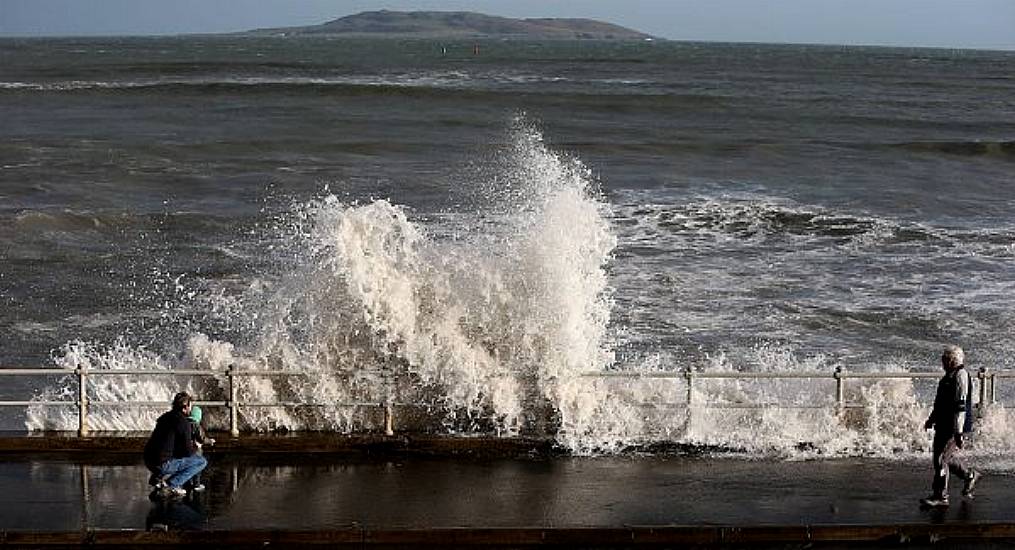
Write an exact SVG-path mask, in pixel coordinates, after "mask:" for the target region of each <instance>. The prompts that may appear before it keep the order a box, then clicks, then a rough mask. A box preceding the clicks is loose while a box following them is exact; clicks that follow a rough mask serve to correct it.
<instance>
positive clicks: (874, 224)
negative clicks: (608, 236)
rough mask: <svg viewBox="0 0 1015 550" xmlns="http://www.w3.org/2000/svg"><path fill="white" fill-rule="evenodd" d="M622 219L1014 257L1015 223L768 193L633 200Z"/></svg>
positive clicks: (756, 235)
mask: <svg viewBox="0 0 1015 550" xmlns="http://www.w3.org/2000/svg"><path fill="white" fill-rule="evenodd" d="M615 211H616V212H617V215H618V219H617V223H619V224H622V225H640V224H644V223H651V224H652V225H653V227H654V228H655V229H648V231H650V232H653V231H656V230H657V231H659V232H661V233H662V234H675V233H681V234H687V235H699V236H703V235H712V236H714V237H717V238H735V239H740V240H758V239H781V238H794V237H795V238H803V239H810V240H813V241H815V242H818V241H831V242H833V243H835V244H838V245H862V246H889V245H920V246H926V245H929V246H940V247H945V248H947V247H959V248H963V249H964V250H967V251H972V250H975V251H976V253H978V254H983V255H986V256H999V257H1010V256H1011V253H1012V249H1011V243H1012V241H1015V228H1013V227H996V228H984V229H979V230H964V229H957V228H942V227H937V226H933V225H929V224H925V223H916V222H905V221H901V220H895V219H888V218H883V217H878V216H873V215H867V214H859V213H856V212H843V211H837V210H834V209H828V208H824V207H819V206H810V205H800V204H795V203H790V202H778V201H773V200H771V199H765V198H752V197H742V198H731V197H725V198H721V199H714V198H701V199H698V200H691V201H688V202H686V203H685V204H682V205H679V206H670V205H665V206H662V205H659V206H656V205H629V206H625V207H619V208H617V209H615Z"/></svg>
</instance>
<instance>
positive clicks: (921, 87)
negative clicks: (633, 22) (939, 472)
mask: <svg viewBox="0 0 1015 550" xmlns="http://www.w3.org/2000/svg"><path fill="white" fill-rule="evenodd" d="M1013 329H1015V52H1004V51H974V50H949V49H904V48H883V47H857V46H849V47H846V46H812V45H762V44H723V43H693V42H670V41H662V40H656V41H637V42H597V41H552V42H526V41H494V40H480V41H447V42H441V41H434V40H429V41H425V40H395V39H391V40H353V39H339V38H333V37H310V38H301V37H257V38H255V37H242V36H179V37H136V38H130V37H120V38H33V39H16V38H5V39H0V365H2V366H3V367H4V368H6V369H12V368H18V369H25V368H48V369H53V368H67V369H78V368H85V369H87V370H88V371H89V372H90V373H91V374H90V376H89V382H88V385H87V391H88V396H89V399H90V400H91V401H92V402H93V405H92V406H91V409H90V415H91V416H90V418H89V425H90V426H91V428H92V429H93V430H147V429H149V428H150V426H151V422H152V421H153V419H154V418H155V416H157V414H159V413H160V412H161V411H162V410H164V409H165V406H166V405H165V404H166V403H168V401H169V400H170V399H171V397H172V395H173V393H174V392H176V391H178V390H179V389H184V388H185V389H188V390H190V391H192V392H194V393H195V394H196V395H197V396H198V399H199V400H203V401H208V402H209V403H211V402H221V401H224V400H226V399H228V398H229V392H230V391H235V392H236V395H237V398H238V399H239V400H241V402H243V403H247V404H248V406H246V407H244V408H241V410H240V417H239V424H240V428H241V429H243V430H256V431H264V432H289V431H298V430H323V431H332V432H339V433H359V432H371V431H375V430H377V429H378V426H379V423H380V422H381V420H380V419H379V418H380V417H379V410H380V409H379V408H378V407H377V404H378V403H383V402H391V403H393V404H394V407H395V409H394V414H395V429H396V430H415V431H424V432H429V433H438V434H447V435H452V436H460V437H470V436H474V435H485V436H494V437H500V436H503V437H513V436H518V435H540V436H546V437H551V438H554V439H555V441H556V442H557V443H558V445H559V446H560V448H561V449H563V450H565V451H568V452H573V453H579V454H582V453H591V454H596V453H617V452H620V453H624V452H632V451H631V450H632V449H641V451H639V452H650V450H651V449H652V448H658V447H659V446H661V448H674V447H676V448H682V449H687V448H692V449H695V448H696V449H703V450H707V451H708V452H718V453H734V454H746V455H748V456H777V457H786V458H799V457H804V458H811V457H824V456H879V457H893V456H903V457H911V456H913V455H914V454H915V455H921V456H922V453H926V452H927V449H928V448H929V444H930V443H929V436H928V435H927V433H926V432H925V431H924V429H923V421H924V419H925V418H926V415H927V413H928V410H929V405H930V401H931V400H932V397H933V392H934V387H935V377H934V376H933V375H931V376H930V377H929V378H917V379H912V380H911V379H909V378H852V379H850V378H847V379H846V380H845V384H844V388H843V393H844V395H843V403H844V404H846V405H848V407H847V408H846V409H845V411H843V410H841V409H839V408H836V407H835V405H836V404H837V403H838V402H837V401H836V384H835V379H834V378H833V373H835V372H836V370H837V369H839V370H840V371H842V372H845V373H865V374H878V373H909V372H917V373H932V374H933V373H940V370H941V366H940V356H941V351H942V349H943V347H944V346H945V345H946V344H950V343H954V344H959V345H961V346H962V347H963V348H964V349H965V351H966V364H967V368H969V369H970V370H971V371H973V373H974V376H975V375H976V373H977V372H979V370H980V369H982V368H987V369H990V371H1004V370H1006V369H1007V370H1010V369H1015V364H1013V362H1015V360H1013V353H1015V342H1013V340H1012V337H1013ZM125 369H126V370H129V369H141V370H145V371H146V372H147V373H148V374H138V375H125V374H122V373H121V374H115V373H114V374H112V375H108V374H107V375H106V376H102V373H103V372H104V371H115V370H125ZM230 369H232V370H233V372H234V373H242V371H250V373H249V375H247V376H238V377H237V378H236V381H235V382H234V387H232V388H230V387H229V383H228V378H227V377H226V376H224V374H225V373H226V372H227V371H229V370H230ZM173 370H185V371H194V370H197V371H206V372H207V373H208V376H204V375H202V374H197V375H175V376H174V375H171V371H173ZM152 371H166V374H163V373H162V372H152ZM276 371H277V372H276ZM266 372H267V374H265V373H266ZM687 372H691V373H692V376H693V375H696V374H719V375H722V376H735V375H738V373H739V374H740V375H749V376H753V378H735V377H734V378H706V377H699V378H696V379H694V380H692V384H691V387H688V382H687V378H686V376H685V374H686V373H687ZM257 373H260V374H257ZM802 373H821V374H824V375H827V377H826V378H821V379H798V378H780V377H774V376H782V375H793V374H802ZM759 375H761V376H763V377H761V378H758V377H757V376H759ZM1011 380H1012V379H1010V378H1009V379H1005V378H998V379H997V380H996V384H995V387H994V390H995V392H996V395H995V398H996V401H997V403H996V404H994V405H991V406H990V407H986V406H985V407H983V408H982V409H981V414H980V416H981V417H982V418H981V419H980V427H979V429H978V432H977V435H976V436H975V439H974V444H973V445H972V452H974V453H979V454H980V455H982V456H983V457H988V458H989V457H993V458H991V460H993V462H992V464H994V467H995V468H996V469H1000V470H1015V461H1012V459H1010V458H1007V457H1010V456H1012V451H1015V437H1013V435H1015V419H1011V418H1010V416H1009V414H1008V413H1007V411H1006V409H1005V405H1006V404H1008V405H1010V404H1011V403H1012V400H1013V399H1015V389H1013V383H1012V382H1011ZM77 383H78V378H77V377H76V376H67V375H60V374H55V375H46V376H24V375H19V376H6V377H4V380H3V383H2V384H0V399H4V400H9V401H27V400H31V401H33V403H35V404H29V405H23V406H7V407H0V429H3V430H18V431H26V430H27V431H31V432H40V431H47V430H73V429H76V427H77V422H78V420H77V407H76V406H73V405H68V406H54V405H47V404H45V402H49V401H54V400H60V399H65V400H71V401H73V400H74V399H77V391H78V386H77ZM982 383H983V380H977V386H976V390H975V391H974V393H977V394H978V393H979V384H982ZM688 398H690V399H691V402H692V404H693V406H692V407H687V404H688V402H687V399H688ZM127 401H132V402H136V401H139V402H148V403H154V405H150V406H147V408H145V407H140V408H138V407H130V406H124V405H117V402H127ZM206 409H207V413H206V415H207V417H208V419H209V422H211V423H212V424H213V426H212V427H213V428H214V427H216V426H217V427H219V428H224V427H225V426H226V424H227V422H228V420H227V416H226V411H225V409H224V408H223V407H221V406H217V405H208V406H207V407H206ZM653 446H656V447H653ZM646 449H648V450H649V451H646Z"/></svg>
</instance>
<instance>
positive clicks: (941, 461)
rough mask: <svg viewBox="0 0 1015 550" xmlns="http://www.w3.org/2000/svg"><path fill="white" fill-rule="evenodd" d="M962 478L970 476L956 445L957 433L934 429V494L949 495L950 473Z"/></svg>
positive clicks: (939, 495)
mask: <svg viewBox="0 0 1015 550" xmlns="http://www.w3.org/2000/svg"><path fill="white" fill-rule="evenodd" d="M949 472H951V473H953V474H955V475H957V476H959V477H960V478H962V479H968V478H969V470H968V469H967V468H966V465H965V464H964V463H963V460H962V452H961V451H960V449H959V448H958V446H957V445H955V434H954V432H951V431H946V430H940V431H939V430H935V431H934V483H933V485H932V486H931V487H932V488H933V491H934V496H935V497H938V498H941V497H947V496H948V473H949Z"/></svg>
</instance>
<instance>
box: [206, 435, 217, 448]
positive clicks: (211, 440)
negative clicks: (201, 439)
mask: <svg viewBox="0 0 1015 550" xmlns="http://www.w3.org/2000/svg"><path fill="white" fill-rule="evenodd" d="M205 443H207V444H208V446H209V447H210V446H212V445H214V444H215V438H214V437H209V438H208V439H207V440H205Z"/></svg>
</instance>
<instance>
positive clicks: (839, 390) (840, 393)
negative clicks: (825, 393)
mask: <svg viewBox="0 0 1015 550" xmlns="http://www.w3.org/2000/svg"><path fill="white" fill-rule="evenodd" d="M842 374H843V373H842V365H838V366H837V367H835V372H834V373H833V374H832V376H833V377H834V378H835V414H837V415H841V414H842V413H843V411H844V410H845V405H846V378H845V377H844V376H843V375H842Z"/></svg>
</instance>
